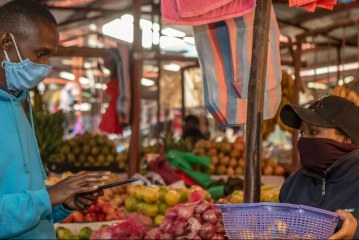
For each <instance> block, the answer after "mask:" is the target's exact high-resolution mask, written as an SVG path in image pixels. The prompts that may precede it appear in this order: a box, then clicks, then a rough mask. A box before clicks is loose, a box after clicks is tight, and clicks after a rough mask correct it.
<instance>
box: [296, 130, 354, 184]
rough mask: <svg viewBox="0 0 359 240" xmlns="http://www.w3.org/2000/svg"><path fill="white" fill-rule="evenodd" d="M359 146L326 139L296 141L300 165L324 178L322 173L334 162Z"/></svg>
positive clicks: (304, 138) (303, 138) (301, 139)
mask: <svg viewBox="0 0 359 240" xmlns="http://www.w3.org/2000/svg"><path fill="white" fill-rule="evenodd" d="M358 148H359V146H357V145H354V144H347V143H341V142H337V141H334V140H331V139H328V138H306V137H301V138H299V140H298V141H297V149H298V152H299V155H300V163H301V164H302V166H303V168H305V169H307V170H309V171H311V172H313V173H315V174H317V175H319V176H321V177H324V172H325V170H327V169H328V168H329V167H330V166H331V165H332V164H333V163H334V162H335V161H336V160H338V159H340V158H341V157H343V156H345V155H347V154H348V153H350V152H351V151H353V150H355V149H358Z"/></svg>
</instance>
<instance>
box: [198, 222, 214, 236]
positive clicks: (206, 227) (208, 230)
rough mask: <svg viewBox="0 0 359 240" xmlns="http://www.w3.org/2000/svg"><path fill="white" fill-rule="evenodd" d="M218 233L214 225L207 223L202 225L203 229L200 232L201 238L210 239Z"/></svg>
mask: <svg viewBox="0 0 359 240" xmlns="http://www.w3.org/2000/svg"><path fill="white" fill-rule="evenodd" d="M215 233H216V227H215V226H214V225H213V224H212V223H209V222H207V223H205V224H203V225H202V227H201V229H200V230H199V235H200V236H201V238H204V239H210V238H212V237H213V235H214V234H215Z"/></svg>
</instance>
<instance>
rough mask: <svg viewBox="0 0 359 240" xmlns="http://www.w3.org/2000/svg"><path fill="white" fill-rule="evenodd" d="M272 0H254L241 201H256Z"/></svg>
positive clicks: (258, 188)
mask: <svg viewBox="0 0 359 240" xmlns="http://www.w3.org/2000/svg"><path fill="white" fill-rule="evenodd" d="M271 5H272V0H266V1H257V6H256V10H255V16H254V32H253V39H255V41H253V51H252V62H251V70H250V75H249V79H251V81H249V84H248V107H247V125H246V160H245V171H244V202H259V201H260V186H261V171H260V161H261V155H262V154H261V153H262V121H263V101H264V83H265V75H266V70H267V55H268V38H269V36H268V34H269V22H270V14H271Z"/></svg>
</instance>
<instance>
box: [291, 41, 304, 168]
mask: <svg viewBox="0 0 359 240" xmlns="http://www.w3.org/2000/svg"><path fill="white" fill-rule="evenodd" d="M301 56H302V42H301V40H298V39H297V43H296V49H295V51H294V58H293V62H294V76H295V79H294V91H293V96H292V103H293V104H299V91H300V90H301V89H302V81H301V78H300V69H301V67H302V66H301V65H302V64H301ZM297 140H298V130H296V129H293V132H292V164H291V166H290V171H291V172H294V171H296V170H297V169H298V168H299V157H298V152H297V148H296V145H297Z"/></svg>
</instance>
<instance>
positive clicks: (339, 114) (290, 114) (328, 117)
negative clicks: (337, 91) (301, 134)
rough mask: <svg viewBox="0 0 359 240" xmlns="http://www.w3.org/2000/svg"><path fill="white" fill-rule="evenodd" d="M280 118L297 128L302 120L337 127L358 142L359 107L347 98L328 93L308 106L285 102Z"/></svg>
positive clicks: (316, 124)
mask: <svg viewBox="0 0 359 240" xmlns="http://www.w3.org/2000/svg"><path fill="white" fill-rule="evenodd" d="M280 119H281V120H282V122H283V123H284V124H285V125H287V126H288V127H291V128H295V129H299V128H300V124H301V123H302V121H305V122H307V123H309V124H312V125H315V126H318V127H325V128H338V129H340V130H342V131H343V132H344V133H346V134H347V135H348V136H349V137H351V138H352V139H353V141H354V142H353V143H354V144H359V107H357V106H356V105H355V104H354V103H353V102H352V101H349V100H348V99H345V98H342V97H338V96H334V95H329V96H326V97H323V98H321V99H319V100H317V101H315V102H314V103H312V104H311V105H310V106H309V107H308V108H305V107H302V106H298V105H294V104H286V105H284V107H283V108H282V109H281V112H280Z"/></svg>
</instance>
